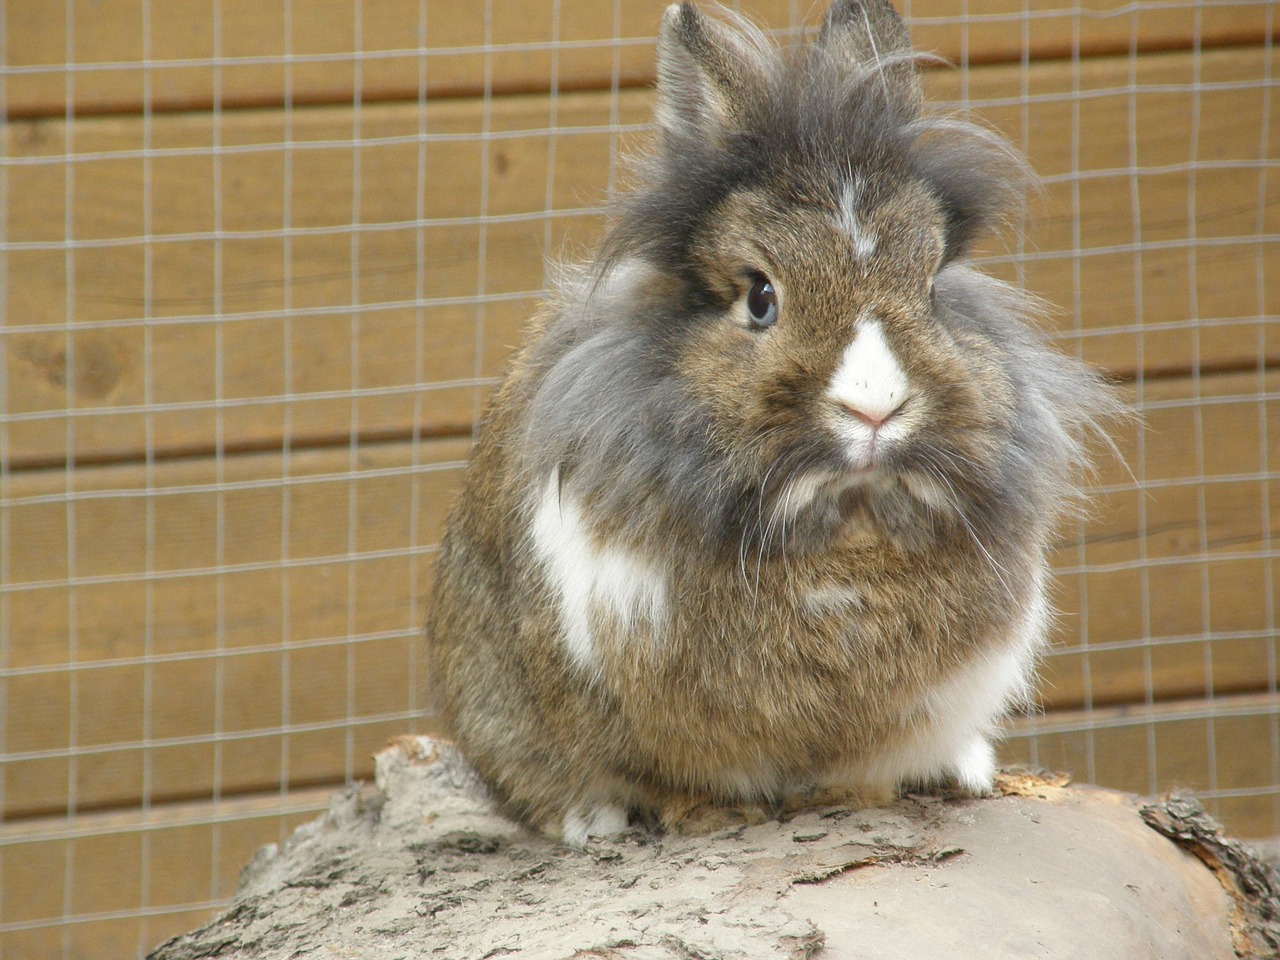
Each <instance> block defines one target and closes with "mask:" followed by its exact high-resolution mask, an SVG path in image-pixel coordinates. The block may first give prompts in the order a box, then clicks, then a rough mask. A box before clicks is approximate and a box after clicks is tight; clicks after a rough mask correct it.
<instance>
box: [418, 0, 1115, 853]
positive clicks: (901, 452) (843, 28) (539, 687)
mask: <svg viewBox="0 0 1280 960" xmlns="http://www.w3.org/2000/svg"><path fill="white" fill-rule="evenodd" d="M745 29H746V28H744V27H741V26H739V27H737V28H728V27H725V26H722V25H719V24H715V23H712V22H709V21H706V20H704V19H703V18H702V17H701V16H700V15H699V14H697V12H696V11H694V10H693V9H692V8H691V7H689V6H687V5H686V6H684V7H673V8H671V9H670V10H669V11H668V13H667V16H666V18H665V19H664V24H663V34H662V38H661V41H660V48H659V49H660V81H659V107H658V115H659V121H660V125H661V128H662V134H663V138H664V139H663V150H662V152H661V154H660V156H659V159H658V161H657V163H656V165H655V166H654V168H653V169H652V170H651V172H650V177H649V182H648V184H647V185H646V186H645V187H643V188H642V189H641V190H639V191H637V192H636V194H634V195H633V196H632V197H631V198H630V199H629V200H628V201H627V204H626V205H625V206H624V207H623V209H622V211H621V214H620V217H619V220H618V223H617V225H616V226H615V228H614V231H613V233H612V234H611V236H610V239H609V241H608V243H607V245H606V250H605V253H604V254H603V255H602V256H601V258H600V260H599V261H598V263H597V264H596V265H595V266H594V267H593V268H591V269H589V270H584V271H581V272H578V273H570V274H568V275H567V276H566V277H565V278H564V279H563V280H562V281H561V283H560V284H559V286H558V288H557V291H556V295H555V296H554V297H553V299H552V301H551V302H550V303H549V304H548V306H547V308H546V309H545V310H544V311H543V312H542V313H541V314H540V315H539V317H538V318H537V319H536V320H535V322H534V324H533V325H532V328H531V330H530V331H529V335H528V339H527V341H526V345H525V347H524V348H523V349H522V350H521V352H520V353H519V355H518V356H517V358H516V360H515V362H514V365H513V368H512V370H511V372H510V373H509V374H508V376H507V378H506V379H505V381H504V382H503V383H502V384H501V386H500V387H499V389H498V391H497V392H496V394H495V397H494V399H493V401H492V404H491V407H490V410H489V413H488V416H487V419H486V423H485V426H484V428H483V430H482V432H481V435H480V437H479V441H478V444H477V447H476V451H475V456H474V459H473V462H472V464H471V466H470V468H469V470H468V476H467V482H466V486H465V489H464V490H463V492H462V495H461V498H460V500H459V502H458V504H457V506H456V508H455V510H454V513H453V515H452V517H451V520H450V524H449V530H448V534H447V536H446V539H445V543H444V549H443V552H442V556H441V559H440V565H439V569H438V578H437V588H436V594H435V602H434V605H433V613H432V619H431V622H430V624H429V629H428V635H429V647H428V649H429V653H430V660H431V663H430V668H431V671H432V676H433V680H434V682H435V684H436V687H437V691H438V694H439V700H440V705H441V709H442V712H443V716H444V718H445V720H446V721H447V722H448V723H449V725H450V726H451V728H452V731H453V733H454V735H455V736H456V738H457V740H458V743H459V745H460V746H461V748H462V750H463V752H464V753H465V754H466V756H467V757H468V758H469V759H470V760H471V761H472V763H473V764H474V765H475V766H476V767H477V769H478V770H479V772H480V773H481V775H482V776H483V777H484V778H485V780H486V781H487V782H488V783H489V784H490V785H491V786H492V787H493V789H494V791H495V793H496V794H497V796H498V797H499V798H501V799H502V800H503V801H505V802H506V804H507V805H508V808H509V809H510V810H511V811H512V812H513V813H514V814H516V815H517V816H520V817H522V818H524V819H526V820H527V821H529V822H531V823H533V824H535V825H538V826H543V827H549V828H551V829H559V830H561V831H562V832H563V833H564V835H565V836H566V838H567V839H570V840H571V841H574V842H582V841H583V840H584V839H585V837H586V836H587V835H590V834H595V833H607V832H611V831H613V830H616V829H619V828H620V827H622V826H624V825H625V823H626V817H627V811H629V810H635V809H641V810H654V809H659V810H660V809H662V808H664V806H666V805H667V804H669V803H670V802H671V801H672V800H673V799H675V800H679V799H681V798H684V799H688V800H695V801H696V800H697V799H699V798H706V799H711V800H717V801H728V802H732V801H773V800H777V799H778V798H781V797H783V796H785V795H787V794H789V793H792V792H795V791H798V790H805V789H812V788H819V789H821V788H836V789H846V790H850V791H853V792H855V793H857V794H860V795H861V796H862V797H863V798H864V799H865V800H867V801H869V802H870V801H875V800H878V799H883V798H886V797H888V796H889V795H890V794H891V793H892V791H893V790H895V789H896V788H897V787H899V786H900V785H902V784H904V783H915V782H928V781H933V780H938V779H942V778H953V779H955V780H956V781H958V783H959V784H960V785H961V786H962V787H964V788H966V789H968V790H970V791H973V792H982V791H984V790H986V789H989V788H990V783H991V777H992V775H993V772H994V760H993V751H992V748H991V746H990V737H991V735H992V733H993V731H994V729H995V726H996V724H997V722H998V720H999V719H1000V717H1001V716H1002V715H1003V714H1004V713H1005V712H1006V711H1007V709H1008V708H1009V707H1010V705H1011V704H1013V703H1015V702H1018V701H1020V700H1022V699H1025V698H1026V697H1027V696H1028V695H1029V684H1030V679H1031V675H1032V670H1033V666H1034V662H1035V659H1036V656H1037V653H1038V651H1039V650H1040V648H1041V646H1042V645H1043V642H1044V638H1045V633H1046V629H1047V625H1048V621H1049V612H1048V607H1047V604H1046V600H1045V596H1044V592H1045V586H1044V583H1045V578H1046V562H1045V549H1046V544H1047V542H1048V538H1049V535H1050V531H1051V528H1052V526H1053V524H1054V523H1055V522H1056V520H1057V519H1058V518H1059V517H1060V515H1061V514H1062V512H1063V510H1064V509H1065V508H1066V507H1067V506H1068V504H1069V502H1070V501H1071V499H1072V496H1073V493H1074V490H1073V487H1072V484H1071V480H1072V474H1073V471H1074V470H1075V469H1076V468H1077V467H1078V465H1079V458H1080V452H1079V450H1080V448H1079V433H1080V430H1081V428H1082V426H1084V425H1085V424H1087V423H1088V422H1089V421H1090V419H1091V417H1092V416H1093V414H1095V413H1097V412H1098V410H1099V408H1102V407H1106V406H1108V405H1109V404H1110V402H1111V401H1110V400H1109V397H1108V395H1107V394H1106V393H1105V392H1104V391H1102V390H1101V389H1100V388H1099V386H1098V384H1097V381H1096V379H1095V378H1094V377H1093V376H1092V374H1090V373H1088V372H1087V371H1086V370H1085V369H1084V368H1083V367H1081V366H1079V365H1078V364H1076V363H1075V362H1074V361H1070V360H1067V359H1065V358H1063V357H1061V356H1059V355H1058V354H1056V353H1054V352H1053V351H1051V350H1050V349H1048V348H1047V347H1046V346H1044V345H1043V344H1042V343H1041V341H1040V339H1039V337H1038V336H1036V335H1035V334H1034V333H1033V332H1032V331H1031V330H1030V329H1029V327H1028V325H1027V323H1026V316H1025V315H1026V313H1027V304H1026V301H1025V300H1024V298H1022V297H1021V295H1019V294H1017V293H1016V292H1014V291H1012V290H1010V289H1009V288H1007V287H1005V286H1004V285H1002V284H1000V283H997V282H996V281H993V280H990V279H988V278H986V277H984V276H982V275H981V274H978V273H976V272H975V271H973V270H972V269H971V268H970V267H968V266H966V265H964V263H963V256H964V253H965V249H966V246H967V244H968V242H969V240H970V239H971V238H972V236H973V235H974V232H975V229H976V228H977V227H978V226H980V225H981V224H982V223H984V222H987V221H990V220H991V219H992V217H993V216H995V215H997V214H998V213H999V207H1000V204H1001V203H1003V202H1004V200H1005V198H1006V197H1007V195H1008V194H1009V192H1010V181H1009V175H1010V173H1011V172H1012V171H1011V167H1010V165H1009V164H1008V162H1007V158H1006V156H1005V155H1004V154H1003V153H1002V152H1001V149H1000V147H999V145H998V144H994V145H993V143H992V142H991V138H990V137H989V136H987V135H983V134H981V133H979V132H978V131H976V129H974V128H970V127H968V126H967V125H957V124H953V123H948V122H946V121H940V122H936V121H929V120H921V119H919V108H920V103H919V87H918V81H917V80H916V78H915V74H914V65H913V63H912V61H911V59H910V56H909V47H908V46H907V45H906V38H905V31H903V29H902V26H901V23H900V21H898V19H897V17H896V15H895V14H894V13H893V12H892V10H891V8H889V7H888V6H887V4H884V3H881V2H880V0H865V3H858V2H848V0H837V3H836V6H835V7H833V8H832V11H831V13H830V14H828V20H827V24H826V26H825V27H824V31H823V34H822V36H821V38H820V39H819V41H818V43H817V44H816V45H815V46H814V47H812V48H810V49H808V50H806V51H805V52H803V53H800V54H798V55H797V56H795V57H794V58H792V59H789V60H788V59H784V58H783V57H782V56H780V55H779V54H777V53H776V52H774V51H772V50H771V49H770V48H768V47H767V46H766V45H765V44H764V43H763V42H762V41H761V40H760V39H759V38H758V37H755V36H754V35H751V34H750V33H749V32H748V33H744V32H742V31H744V30H745ZM993 164H994V165H995V166H994V167H993Z"/></svg>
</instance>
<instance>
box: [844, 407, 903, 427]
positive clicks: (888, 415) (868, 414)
mask: <svg viewBox="0 0 1280 960" xmlns="http://www.w3.org/2000/svg"><path fill="white" fill-rule="evenodd" d="M904 402H905V401H904ZM840 406H841V407H842V408H843V409H844V412H845V413H847V414H848V415H849V416H851V417H853V418H855V419H857V420H861V421H862V422H863V423H865V424H866V425H867V426H868V427H870V428H871V429H872V430H873V431H874V430H879V429H880V428H881V427H883V426H884V425H885V424H886V423H887V422H889V421H890V420H892V419H893V418H894V417H895V416H896V415H897V413H898V411H900V410H901V409H902V404H901V403H900V404H898V405H897V406H896V407H894V408H893V409H892V410H880V409H876V410H859V409H858V408H857V407H852V406H850V405H849V404H847V403H842V404H840Z"/></svg>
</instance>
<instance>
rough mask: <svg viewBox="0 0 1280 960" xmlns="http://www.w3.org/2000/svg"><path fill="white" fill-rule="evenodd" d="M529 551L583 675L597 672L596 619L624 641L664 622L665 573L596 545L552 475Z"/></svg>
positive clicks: (567, 649)
mask: <svg viewBox="0 0 1280 960" xmlns="http://www.w3.org/2000/svg"><path fill="white" fill-rule="evenodd" d="M533 545H534V550H535V552H536V554H537V556H538V559H539V560H541V561H542V563H543V565H544V567H545V569H546V573H547V580H548V582H549V583H550V585H551V588H552V590H553V591H554V592H555V593H556V595H557V597H558V599H559V603H560V623H561V629H562V633H561V639H562V641H563V643H564V646H565V652H566V653H567V654H568V655H569V659H570V660H572V661H573V663H575V664H576V665H577V666H579V667H581V668H582V669H584V670H588V671H592V672H594V671H596V670H597V669H599V658H598V656H597V650H596V643H597V638H596V637H595V636H594V634H593V631H592V623H593V620H594V619H595V618H596V616H598V615H599V614H604V615H606V616H609V617H611V618H612V619H613V620H614V621H615V622H616V624H617V628H618V630H619V631H621V632H622V634H623V635H624V636H625V634H626V632H627V631H628V630H630V629H632V628H633V627H635V626H637V625H638V624H640V623H642V622H646V623H648V624H651V625H653V626H657V625H658V624H660V623H661V622H662V620H663V619H665V617H666V611H667V578H666V576H665V574H664V573H663V571H662V570H661V569H660V568H658V567H657V566H656V565H654V564H653V563H651V562H649V561H648V560H646V559H644V558H642V557H639V556H636V555H635V554H634V553H632V552H630V551H628V550H623V549H619V548H616V547H611V546H608V545H607V544H600V543H598V542H596V541H595V539H594V538H593V537H592V536H591V533H590V531H589V530H588V529H587V527H586V523H585V522H584V520H583V516H582V510H581V508H580V507H579V505H578V502H577V500H576V499H575V498H574V497H573V496H571V495H570V494H569V493H567V492H566V493H563V494H562V493H561V491H560V478H559V475H558V473H557V472H554V471H553V472H552V474H551V476H550V478H549V479H548V480H547V485H546V487H545V488H544V489H543V492H542V496H541V498H540V499H539V502H538V505H537V509H536V512H535V514H534V518H533Z"/></svg>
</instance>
